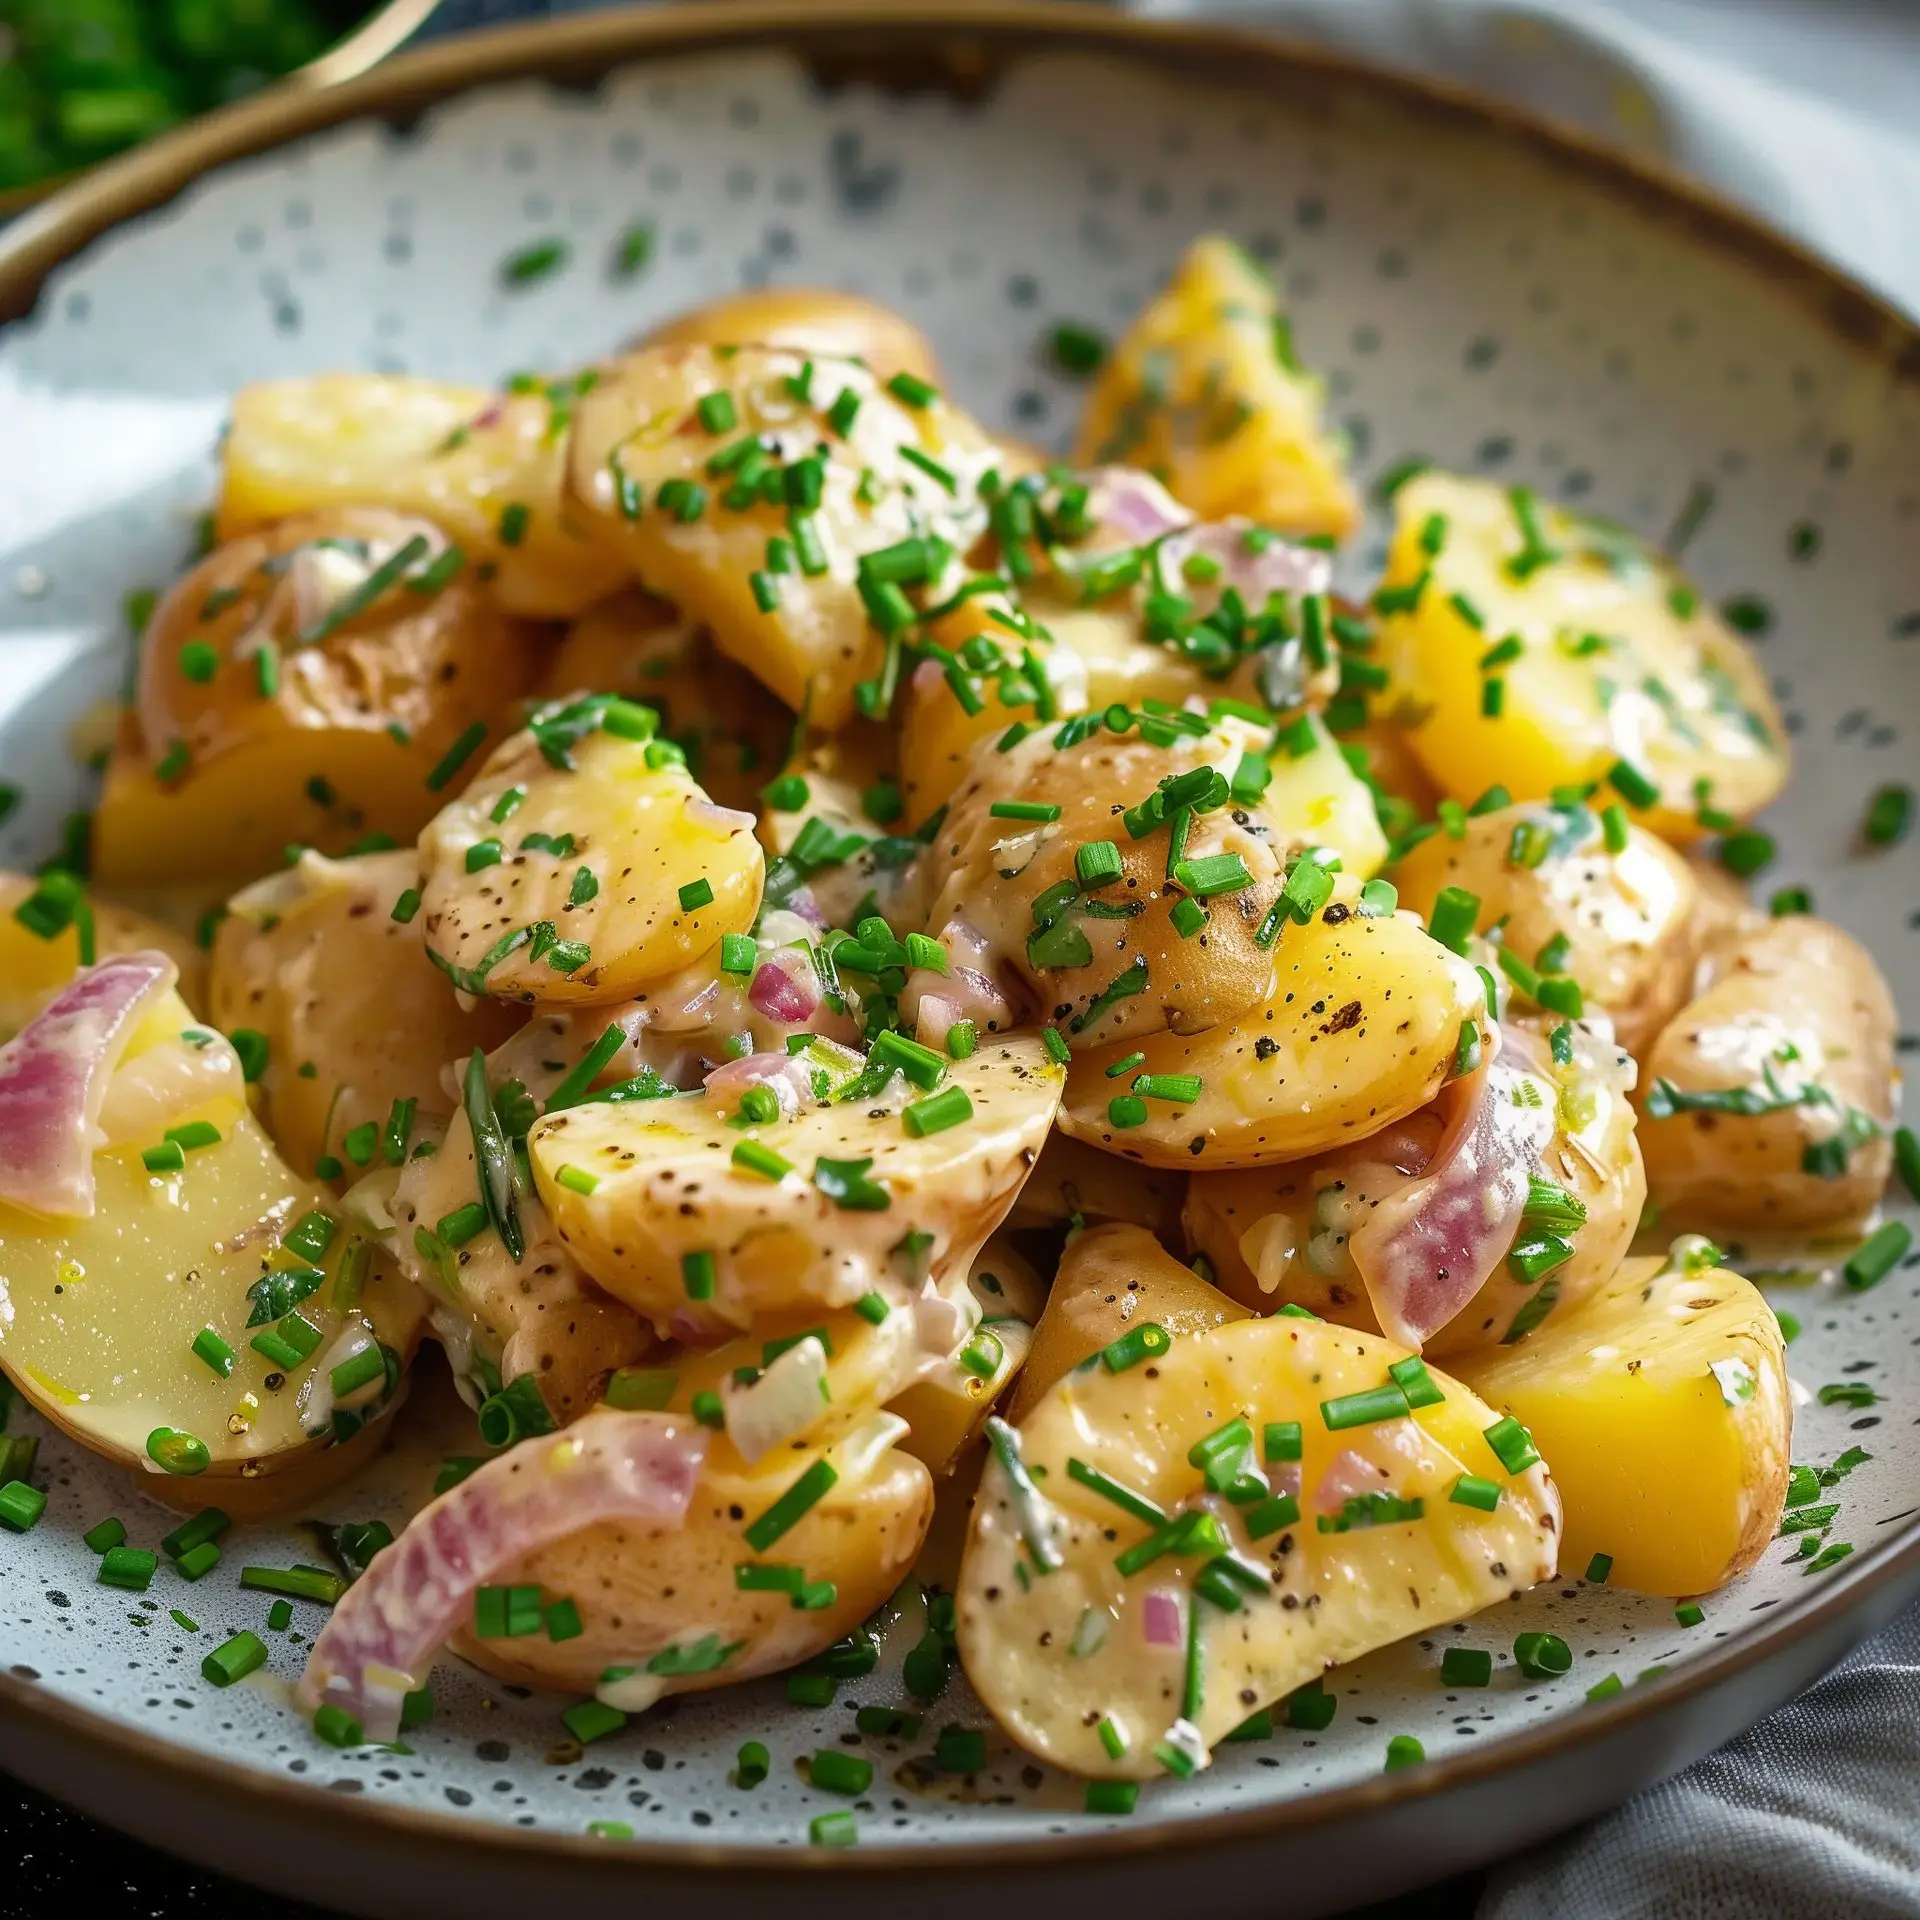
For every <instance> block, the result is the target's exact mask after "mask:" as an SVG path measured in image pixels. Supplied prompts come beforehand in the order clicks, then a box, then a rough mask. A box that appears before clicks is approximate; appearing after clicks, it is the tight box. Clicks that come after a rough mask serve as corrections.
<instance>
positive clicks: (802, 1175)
mask: <svg viewBox="0 0 1920 1920" xmlns="http://www.w3.org/2000/svg"><path fill="white" fill-rule="evenodd" d="M810 1058H811V1056H810V1055H799V1056H795V1057H794V1059H793V1060H792V1061H790V1062H787V1063H786V1064H785V1068H784V1070H782V1071H779V1072H776V1073H774V1074H772V1075H770V1076H768V1078H767V1080H766V1081H759V1082H755V1083H754V1084H772V1083H777V1084H778V1085H779V1086H780V1088H781V1089H782V1091H783V1092H784V1098H780V1100H779V1105H780V1108H781V1110H782V1111H783V1112H785V1113H786V1114H787V1116H788V1117H786V1118H785V1119H782V1120H776V1121H771V1122H766V1123H754V1124H750V1125H747V1126H744V1127H741V1126H734V1125H730V1124H729V1120H730V1119H731V1117H732V1116H733V1114H734V1113H735V1112H736V1110H737V1109H738V1108H739V1104H740V1101H741V1100H742V1099H743V1098H744V1095H745V1091H746V1089H745V1088H744V1087H741V1086H740V1083H738V1082H732V1083H727V1082H723V1083H721V1085H722V1086H723V1087H728V1088H729V1089H730V1090H729V1091H726V1092H723V1093H716V1092H715V1091H714V1090H713V1089H712V1088H709V1090H708V1091H706V1092H704V1093H701V1094H698V1095H689V1096H687V1097H685V1098H680V1099H665V1100H639V1101H631V1102H623V1103H620V1104H610V1103H606V1102H594V1103H590V1104H586V1105H581V1106H576V1107H573V1108H570V1109H568V1110H566V1111H563V1112H560V1113H557V1114H555V1113H550V1114H548V1115H547V1116H546V1117H544V1118H543V1119H541V1120H540V1121H539V1122H538V1123H537V1124H536V1125H535V1127H534V1129H533V1131H532V1134H531V1136H530V1138H529V1140H528V1154H529V1157H530V1159H531V1161H532V1164H533V1174H534V1179H535V1181H536V1183H537V1184H538V1186H539V1189H540V1197H541V1199H542V1200H543V1201H544V1202H545V1204H546V1206H547V1207H548V1209H549V1210H550V1211H551V1213H552V1214H553V1217H554V1220H555V1222H556V1224H557V1225H558V1227H559V1231H560V1237H561V1239H562V1240H563V1241H564V1242H565V1243H566V1244H567V1246H568V1247H570V1248H571V1249H572V1251H573V1254H574V1256H575V1258H576V1259H578V1260H579V1262H580V1264H581V1265H582V1266H583V1267H585V1268H586V1270H587V1272H588V1273H590V1274H591V1275H592V1276H593V1277H594V1278H595V1279H596V1280H597V1281H599V1282H600V1284H601V1285H602V1286H603V1287H605V1288H606V1289H607V1290H608V1291H609V1292H610V1293H613V1294H615V1295H617V1296H618V1297H619V1298H620V1299H623V1300H625V1301H627V1302H629V1303H630V1304H631V1305H632V1306H634V1307H636V1308H638V1309H639V1311H640V1312H641V1313H643V1314H645V1315H646V1316H647V1317H648V1318H649V1319H651V1320H652V1321H653V1322H654V1324H655V1325H656V1327H658V1328H659V1329H660V1330H661V1331H662V1332H663V1333H668V1332H679V1333H682V1334H685V1333H688V1332H691V1331H694V1330H698V1329H704V1328H719V1327H744V1326H748V1325H751V1324H753V1323H754V1322H755V1321H756V1320H757V1319H759V1318H760V1317H761V1316H763V1315H766V1314H769V1313H785V1312H793V1313H800V1312H806V1311H808V1310H810V1309H813V1310H817V1309H818V1308H820V1307H835V1306H844V1305H847V1304H849V1303H851V1302H852V1301H854V1300H857V1299H860V1298H861V1297H862V1296H864V1295H866V1294H868V1293H879V1294H880V1295H882V1296H883V1297H885V1298H888V1299H900V1298H904V1297H905V1296H906V1294H907V1293H909V1292H911V1291H915V1290H917V1289H918V1287H919V1285H920V1281H921V1279H922V1277H923V1276H927V1275H931V1276H932V1277H933V1278H934V1279H935V1280H936V1281H937V1280H938V1279H939V1278H940V1277H941V1276H942V1275H944V1274H945V1273H946V1272H947V1271H948V1269H949V1268H950V1267H952V1266H954V1265H955V1264H957V1262H958V1261H959V1260H961V1259H962V1258H966V1259H970V1258H971V1257H972V1253H973V1250H974V1249H975V1248H976V1247H978V1246H979V1245H980V1243H981V1242H982V1241H983V1240H985V1238H986V1237H987V1235H988V1234H989V1233H990V1232H992V1230H993V1229H994V1228H995V1227H996V1226H998V1225H999V1223H1000V1220H1001V1218H1002V1216H1003V1215H1004V1214H1005V1213H1006V1210H1007V1208H1008V1207H1009V1206H1010V1205H1011V1204H1012V1202H1013V1196H1014V1194H1015V1193H1016V1192H1017V1191H1018V1189H1019V1186H1020V1182H1021V1181H1022V1180H1023V1179H1025V1177H1026V1174H1027V1169H1028V1168H1029V1167H1030V1166H1032V1164H1033V1161H1034V1158H1035V1156H1036V1155H1037V1154H1038V1153H1039V1151H1040V1143H1041V1142H1042V1141H1043V1140H1044V1139H1045V1138H1046V1134H1047V1129H1048V1127H1049V1126H1050V1125H1051V1124H1052V1121H1053V1116H1054V1112H1055V1109H1056V1107H1057V1105H1058V1102H1059V1098H1060V1085H1061V1077H1062V1076H1061V1070H1060V1069H1059V1068H1058V1067H1057V1066H1055V1065H1054V1064H1053V1062H1052V1061H1051V1060H1050V1059H1049V1058H1048V1057H1047V1053H1046V1049H1045V1048H1044V1047H1042V1046H1041V1045H1040V1043H1039V1041H1038V1040H1037V1039H1036V1038H1035V1037H1034V1036H1033V1035H1032V1034H1014V1035H1010V1036H1009V1037H1007V1038H1006V1039H1004V1040H994V1041H991V1042H986V1043H983V1044H982V1045H981V1046H980V1048H979V1050H978V1051H977V1052H976V1053H974V1054H972V1055H971V1056H970V1057H969V1058H967V1059H965V1060H957V1061H953V1062H951V1063H950V1064H949V1066H948V1069H947V1073H946V1087H947V1088H950V1089H958V1090H960V1091H961V1092H962V1093H963V1094H964V1095H965V1103H964V1104H965V1109H966V1112H965V1115H964V1117H963V1118H961V1119H960V1120H959V1121H958V1122H957V1124H954V1125H951V1126H946V1127H942V1128H939V1129H938V1130H935V1131H927V1132H924V1133H923V1132H919V1131H916V1130H915V1123H913V1122H909V1121H907V1120H906V1119H905V1118H904V1117H903V1115H904V1113H905V1112H906V1111H909V1110H911V1108H912V1107H913V1106H914V1104H915V1103H916V1102H917V1101H918V1100H919V1099H920V1098H921V1097H922V1095H921V1091H920V1089H918V1088H916V1087H913V1086H910V1085H909V1084H908V1083H907V1081H906V1079H905V1077H904V1076H903V1075H900V1074H895V1075H893V1076H892V1077H891V1078H890V1079H889V1080H887V1081H886V1082H885V1083H884V1084H881V1085H879V1086H878V1087H877V1088H876V1089H874V1090H872V1091H870V1092H865V1091H863V1093H862V1094H861V1096H860V1097H858V1098H853V1099H847V1100H842V1101H836V1100H835V1099H833V1098H832V1097H831V1094H827V1095H821V1094H819V1093H816V1092H814V1091H812V1090H811V1088H809V1081H810V1079H811V1076H812V1073H813V1071H814V1069H813V1068H812V1067H811V1066H810V1065H809V1064H808V1062H809V1060H810ZM738 1064H740V1065H741V1066H743V1067H744V1066H745V1065H746V1063H745V1062H741V1063H738ZM852 1064H853V1065H854V1066H856V1067H858V1066H859V1065H860V1061H859V1056H858V1055H854V1056H852ZM722 1071H725V1070H724V1069H723V1070H722ZM821 1072H822V1077H823V1078H824V1077H825V1070H824V1069H822V1070H821ZM796 1083H797V1087H798V1088H804V1089H808V1090H807V1091H806V1092H804V1093H801V1092H798V1091H796V1090H795V1089H796ZM862 1085H863V1087H864V1086H865V1085H866V1083H865V1082H863V1083H862ZM926 1097H929V1098H932V1097H939V1096H933V1095H928V1096H926ZM956 1104H959V1103H956V1102H952V1101H949V1102H948V1105H949V1106H953V1105H956ZM741 1152H744V1153H746V1154H747V1155H748V1156H749V1157H748V1158H737V1157H736V1155H737V1154H739V1153H741ZM768 1153H771V1154H772V1155H774V1156H775V1159H774V1161H772V1162H769V1161H768V1160H767V1159H766V1158H765V1157H764V1156H765V1155H766V1154H768ZM756 1154H757V1155H758V1156H759V1158H758V1159H757V1161H756V1160H755V1158H753V1157H752V1156H755V1155H756ZM781 1163H784V1164H785V1166H786V1167H787V1168H788V1171H786V1172H784V1173H782V1172H780V1171H779V1165H780V1164H781ZM916 1246H917V1252H916V1251H915V1248H916Z"/></svg>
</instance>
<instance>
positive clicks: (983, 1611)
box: [958, 1317, 1560, 1780]
mask: <svg viewBox="0 0 1920 1920" xmlns="http://www.w3.org/2000/svg"><path fill="white" fill-rule="evenodd" d="M1127 1340H1131V1341H1134V1342H1136V1343H1139V1342H1141V1341H1150V1342H1151V1343H1152V1344H1150V1345H1148V1346H1147V1347H1146V1349H1145V1352H1144V1354H1135V1353H1134V1352H1133V1350H1132V1349H1130V1348H1129V1347H1128V1346H1127V1344H1126V1341H1123V1342H1122V1343H1121V1346H1120V1347H1119V1348H1118V1349H1115V1348H1111V1347H1110V1348H1108V1349H1106V1350H1105V1351H1104V1353H1103V1354H1102V1356H1101V1357H1100V1358H1099V1359H1096V1360H1094V1361H1093V1362H1091V1363H1090V1364H1088V1365H1086V1366H1084V1367H1081V1368H1078V1369H1076V1370H1075V1371H1073V1372H1071V1373H1069V1374H1067V1375H1066V1376H1065V1377H1064V1378H1062V1379H1061V1380H1060V1381H1059V1382H1058V1383H1057V1384H1056V1385H1055V1386H1054V1387H1053V1389H1052V1390H1051V1391H1050V1392H1049V1393H1048V1394H1047V1395H1046V1397H1045V1398H1044V1399H1043V1400H1041V1401H1040V1403H1039V1404H1038V1405H1037V1406H1035V1407H1034V1408H1033V1410H1032V1411H1031V1412H1030V1413H1029V1414H1028V1415H1027V1416H1026V1418H1025V1419H1024V1420H1023V1421H1022V1422H1021V1424H1020V1426H1019V1428H1018V1430H1017V1431H1016V1430H1015V1429H1013V1428H1007V1427H999V1428H995V1429H994V1430H993V1434H994V1457H993V1458H992V1460H991V1461H990V1462H989V1464H988V1467H987V1470H986V1473H985V1475H984V1477H983V1478H982V1481H981V1486H980V1492H979V1495H978V1497H977V1499H976V1500H975V1503H974V1509H973V1527H972V1532H971V1534H970V1535H969V1538H968V1541H967V1550H966V1559H965V1562H964V1564H963V1566H962V1570H961V1578H960V1589H959V1594H958V1619H959V1634H960V1652H961V1657H962V1659H963V1660H964V1661H965V1663H966V1669H967V1675H968V1678H969V1679H971V1680H972V1682H973V1684H974V1687H975V1689H976V1690H977V1691H978V1693H979V1695H980V1697H981V1699H982V1700H983V1701H985V1703H986V1704H987V1706H988V1708H989V1709H990V1710H991V1711H992V1713H993V1715H994V1717H995V1718H996V1719H997V1720H998V1721H999V1722H1000V1724H1001V1725H1002V1726H1003V1727H1005V1728H1006V1730H1007V1731H1008V1732H1009V1733H1010V1734H1012V1735H1013V1737H1014V1738H1015V1739H1016V1740H1018V1741H1019V1742H1020V1744H1021V1745H1022V1746H1024V1747H1026V1748H1028V1749H1029V1750H1030V1751H1031V1752H1033V1753H1035V1754H1037V1755H1038V1756H1040V1757H1041V1758H1042V1759H1045V1760H1049V1761H1051V1762H1053V1763H1054V1764H1055V1765H1057V1766H1063V1767H1068V1768H1071V1769H1072V1770H1073V1771H1074V1772H1076V1773H1084V1774H1092V1775H1096V1776H1104V1777H1108V1778H1114V1777H1118V1778H1124V1779H1136V1780H1144V1779H1152V1778H1155V1777H1157V1776H1159V1775H1160V1774H1161V1773H1162V1772H1163V1771H1170V1772H1174V1773H1190V1772H1192V1771H1193V1770H1194V1769H1195V1768H1197V1767H1201V1766H1204V1765H1206V1763H1207V1759H1208V1757H1209V1751H1210V1749H1211V1748H1212V1747H1213V1746H1214V1745H1215V1744H1216V1743H1217V1742H1219V1741H1220V1740H1222V1739H1224V1738H1225V1736H1226V1735H1227V1734H1229V1733H1231V1732H1232V1731H1233V1729H1234V1728H1235V1727H1237V1726H1238V1725H1239V1724H1240V1723H1241V1722H1242V1721H1243V1720H1245V1719H1246V1718H1248V1716H1249V1715H1251V1714H1252V1713H1254V1712H1256V1711H1257V1710H1258V1709H1259V1708H1261V1707H1263V1706H1267V1705H1270V1704H1271V1703H1272V1702H1273V1701H1275V1700H1278V1699H1280V1698H1281V1697H1282V1696H1283V1695H1285V1694H1287V1693H1290V1692H1292V1691H1293V1690H1294V1689H1295V1688H1296V1687H1299V1686H1302V1685H1304V1684H1305V1683H1306V1682H1308V1681H1310V1680H1314V1679H1317V1678H1318V1677H1319V1676H1320V1675H1321V1674H1322V1673H1323V1672H1325V1671H1326V1670H1327V1669H1328V1668H1330V1667H1333V1666H1337V1665H1338V1664H1340V1663H1341V1662H1342V1661H1346V1660H1351V1659H1354V1658H1356V1657H1357V1656H1358V1655H1360V1654H1362V1653H1365V1652H1368V1651H1369V1650H1371V1649H1372V1648H1375V1647H1380V1646H1385V1645H1388V1644H1389V1643H1391V1642H1393V1641H1395V1640H1399V1639H1402V1638H1404V1637H1405V1636H1406V1635H1408V1634H1410V1633H1416V1632H1431V1631H1433V1630H1434V1629H1436V1628H1438V1627H1441V1626H1444V1625H1445V1624H1446V1623H1447V1622H1448V1621H1451V1620H1458V1619H1462V1618H1465V1617H1466V1616H1468V1615H1470V1614H1474V1613H1477V1612H1479V1611H1480V1610H1481V1609H1482V1608H1483V1607H1488V1606H1491V1605H1493V1604H1494V1603H1495V1602H1496V1601H1500V1600H1504V1599H1507V1598H1508V1597H1510V1596H1511V1595H1513V1594H1515V1593H1518V1592H1520V1591H1523V1590H1524V1589H1525V1588H1527V1587H1529V1586H1531V1585H1533V1584H1534V1583H1535V1582H1536V1581H1540V1580H1545V1579H1547V1578H1549V1577H1551V1575H1552V1574H1553V1571H1554V1568H1555V1564H1556V1551H1557V1547H1558V1534H1559V1517H1560V1515H1559V1506H1560V1503H1559V1499H1558V1497H1557V1495H1556V1494H1555V1492H1554V1488H1553V1484H1552V1482H1551V1481H1550V1480H1549V1479H1548V1477H1547V1471H1546V1469H1545V1468H1544V1467H1543V1466H1541V1465H1540V1464H1539V1462H1538V1459H1537V1456H1535V1454H1534V1453H1533V1450H1532V1449H1531V1448H1530V1447H1528V1446H1527V1445H1526V1435H1525V1433H1524V1432H1523V1431H1522V1430H1521V1429H1520V1428H1519V1427H1518V1426H1517V1425H1515V1424H1514V1423H1512V1422H1508V1423H1506V1425H1505V1426H1504V1427H1503V1426H1502V1425H1501V1424H1500V1423H1499V1421H1498V1420H1497V1418H1496V1416H1495V1414H1494V1412H1493V1410H1492V1409H1491V1408H1489V1407H1488V1406H1486V1405H1485V1404H1484V1403H1483V1402H1482V1401H1481V1400H1479V1399H1477V1398H1476V1397H1475V1396H1474V1395H1473V1394H1472V1393H1471V1392H1469V1391H1468V1390H1467V1389H1466V1388H1465V1387H1463V1386H1461V1385H1460V1384H1459V1383H1458V1382H1457V1381H1454V1380H1450V1379H1448V1378H1447V1377H1446V1376H1445V1375H1443V1374H1437V1373H1432V1372H1430V1371H1429V1370H1428V1369H1427V1368H1425V1367H1424V1366H1422V1365H1421V1364H1420V1363H1419V1362H1418V1361H1414V1362H1413V1363H1412V1371H1411V1372H1410V1373H1402V1374H1399V1375H1395V1374H1391V1373H1389V1371H1388V1369H1389V1367H1393V1366H1399V1367H1402V1368H1404V1367H1405V1366H1406V1364H1407V1360H1408V1356H1406V1355H1405V1354H1404V1352H1403V1350H1402V1349H1401V1348H1399V1347H1398V1346H1396V1345H1394V1344H1393V1343H1392V1342H1390V1341H1386V1340H1381V1339H1377V1338H1375V1337H1373V1336H1371V1335H1368V1334H1364V1333H1352V1332H1349V1331H1347V1330H1346V1329H1344V1328H1341V1327H1335V1326H1331V1325H1329V1324H1328V1323H1326V1322H1325V1321H1316V1320H1310V1319H1295V1318H1291V1317H1281V1318H1275V1319H1267V1320H1248V1321H1243V1322H1240V1323H1238V1324H1235V1325H1230V1326H1220V1327H1215V1328H1213V1329H1211V1330H1209V1331H1205V1332H1192V1333H1169V1332H1165V1331H1158V1330H1155V1329H1153V1328H1152V1327H1151V1326H1150V1325H1148V1324H1145V1323H1142V1322H1140V1321H1136V1322H1135V1324H1134V1326H1133V1328H1132V1330H1131V1331H1130V1333H1129V1334H1128V1336H1127ZM1409 1382H1411V1385H1410V1386H1409V1384H1408V1383H1409ZM1363 1396H1372V1397H1375V1399H1374V1403H1372V1404H1370V1402H1369V1399H1368V1398H1365V1397H1363ZM1356 1401H1357V1404H1356ZM1382 1401H1384V1402H1386V1403H1388V1404H1384V1405H1383V1404H1378V1403H1379V1402H1382ZM1394 1402H1397V1406H1398V1409H1399V1410H1398V1412H1397V1413H1396V1412H1395V1411H1393V1405H1392V1403H1394ZM1489 1429H1492V1430H1493V1432H1492V1435H1491V1437H1489V1431H1488V1430H1489ZM1514 1468H1517V1469H1518V1471H1513V1470H1512V1469H1514ZM1463 1486H1468V1487H1469V1489H1470V1491H1471V1492H1472V1495H1473V1500H1472V1501H1471V1502H1468V1501H1463V1500H1462V1499H1461V1498H1460V1497H1459V1496H1460V1494H1461V1491H1462V1489H1463ZM1483 1496H1484V1499H1490V1500H1491V1501H1492V1502H1493V1505H1492V1508H1491V1510H1490V1511H1489V1510H1487V1509H1486V1507H1485V1505H1484V1504H1483ZM1309 1516H1310V1517H1309ZM1022 1565H1024V1566H1025V1568H1026V1571H1027V1577H1026V1578H1025V1579H1021V1578H1019V1577H1017V1575H1016V1572H1015V1569H1016V1567H1017V1566H1022ZM1116 1749H1117V1751H1116Z"/></svg>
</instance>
